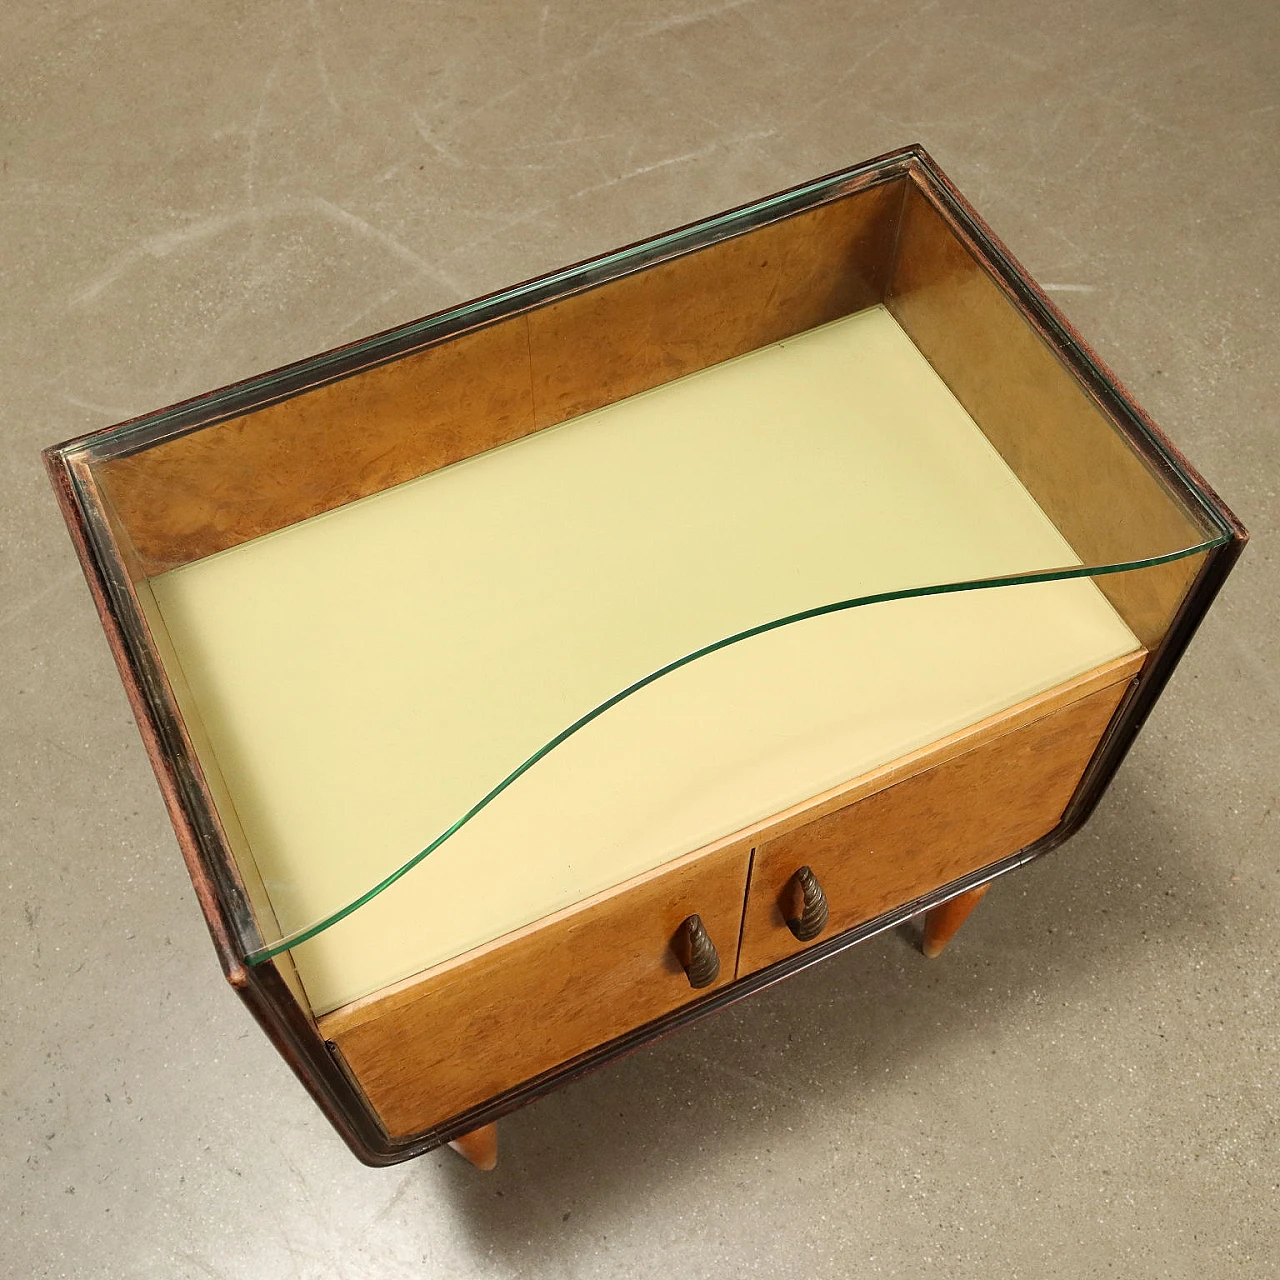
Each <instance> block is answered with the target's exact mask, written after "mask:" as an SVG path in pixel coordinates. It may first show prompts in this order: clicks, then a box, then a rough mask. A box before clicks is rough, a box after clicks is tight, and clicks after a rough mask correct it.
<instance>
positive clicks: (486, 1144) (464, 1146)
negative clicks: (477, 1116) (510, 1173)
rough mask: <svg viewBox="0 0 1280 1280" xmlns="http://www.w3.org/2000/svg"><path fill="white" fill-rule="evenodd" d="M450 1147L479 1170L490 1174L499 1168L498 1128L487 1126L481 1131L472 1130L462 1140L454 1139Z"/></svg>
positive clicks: (492, 1125) (491, 1125)
mask: <svg viewBox="0 0 1280 1280" xmlns="http://www.w3.org/2000/svg"><path fill="white" fill-rule="evenodd" d="M449 1145H450V1146H451V1147H452V1148H453V1149H454V1150H455V1151H456V1152H457V1153H458V1154H459V1155H460V1156H461V1157H462V1158H463V1159H464V1160H470V1161H471V1163H472V1164H473V1165H475V1167H476V1168H477V1169H483V1170H484V1172H485V1173H488V1172H489V1170H490V1169H496V1168H497V1166H498V1126H497V1124H496V1123H495V1124H487V1125H485V1126H484V1127H483V1128H480V1129H472V1130H471V1132H470V1133H464V1134H463V1135H462V1137H460V1138H454V1140H453V1141H452V1142H451V1143H449Z"/></svg>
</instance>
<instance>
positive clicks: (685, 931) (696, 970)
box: [672, 914, 720, 989]
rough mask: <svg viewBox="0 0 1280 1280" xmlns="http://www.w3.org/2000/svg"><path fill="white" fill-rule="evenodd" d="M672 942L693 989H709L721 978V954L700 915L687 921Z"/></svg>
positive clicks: (693, 916)
mask: <svg viewBox="0 0 1280 1280" xmlns="http://www.w3.org/2000/svg"><path fill="white" fill-rule="evenodd" d="M672 941H673V944H674V947H675V953H676V956H677V958H678V959H679V961H680V964H681V965H682V966H683V968H684V971H685V974H686V976H687V977H688V979H689V985H690V986H691V987H693V988H695V989H696V988H698V987H709V986H710V985H711V984H712V983H713V982H714V981H715V980H716V979H717V978H718V977H719V976H720V953H719V952H718V951H717V950H716V944H715V943H714V942H712V941H711V935H710V934H709V933H708V932H707V929H706V926H705V925H704V924H703V923H702V917H701V916H700V915H697V914H694V915H691V916H690V917H689V918H688V919H687V920H685V921H684V922H683V923H682V924H681V926H680V928H679V929H677V930H676V936H675V938H674V939H673V940H672Z"/></svg>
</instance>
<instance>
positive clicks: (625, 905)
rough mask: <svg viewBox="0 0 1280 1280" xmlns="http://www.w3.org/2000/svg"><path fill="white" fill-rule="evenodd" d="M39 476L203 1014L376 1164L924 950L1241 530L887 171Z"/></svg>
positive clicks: (197, 412)
mask: <svg viewBox="0 0 1280 1280" xmlns="http://www.w3.org/2000/svg"><path fill="white" fill-rule="evenodd" d="M46 462H47V465H48V467H49V471H50V474H51V476H52V478H53V481H54V484H55V487H56V489H57V492H58V496H59V499H60V501H61V503H62V507H63V511H64V514H65V516H66V519H67V522H68V526H69V528H70V529H71V533H72V536H73V539H74V540H75V543H76V547H77V551H78V552H79V555H80V558H81V561H82V563H83V565H84V568H85V573H86V576H87V577H88V580H89V583H90V587H91V588H92V590H93V593H94V597H95V600H96V602H97V604H98V608H99V612H100V614H101V617H102V620H103V625H104V627H105V628H106V630H107V633H108V636H109V638H110V640H111V643H112V647H113V650H114V652H115V654H116V658H117V661H118V663H119V666H120V670H121V674H122V677H123V679H124V682H125V685H126V687H127V689H128V691H129V695H130V698H131V701H132V704H133V707H134V711H135V714H136V715H137V717H138V721H139V725H140V727H141V729H142V733H143V737H144V740H145V742H146V745H147V749H148V752H149V754H150V756H151V759H152V763H153V765H154V767H155V769H156V773H157V777H158V778H159V781H160V784H161V787H162V789H163V791H164V795H165V799H166V802H167V804H168V806H169V810H170V813H171V815H172V818H173V821H174V825H175V829H176V831H177V833H178V837H179V841H180V844H181V846H182V849H183V852H184V855H185V856H186V859H187V863H188V867H189V869H190V871H191V875H192V879H193V882H194V883H195V886H196V890H197V893H198V894H199V897H200V901H201V905H202V907H203V909H204V911H205V915H206V919H207V920H208V923H209V927H210V930H211V932H212V934H213V938H214V943H215V947H216V949H217V951H218V954H219V957H220V959H221V961H222V964H223V968H224V971H225V972H226V974H227V977H228V979H229V980H230V981H231V983H232V985H233V986H234V987H235V988H236V990H237V991H238V992H239V993H240V995H241V996H242V997H243V998H244V1000H245V1001H246V1003H247V1004H248V1005H249V1006H250V1008H251V1009H252V1011H253V1012H254V1014H255V1016H256V1017H257V1018H258V1020H259V1021H260V1022H261V1023H262V1025H263V1026H264V1028H265V1029H266V1031H267V1032H268V1034H269V1035H270V1036H271V1037H272V1039H273V1041H274V1042H275V1044H276V1045H277V1047H278V1048H279V1049H280V1051H281V1053H283V1054H284V1055H285V1057H286V1058H287V1059H288V1060H289V1062H290V1064H291V1065H292V1066H293V1067H294V1069H295V1071H296V1072H297V1073H298V1075H299V1076H300V1078H301V1079H302V1081H303V1083H304V1084H305V1085H306V1086H307V1087H308V1088H309V1089H310V1091H311V1092H312V1094H313V1096H314V1097H315V1098H316V1100H317V1102H318V1103H319V1104H320V1105H321V1106H322V1107H323V1108H324V1110H325V1112H326V1114H327V1115H328V1116H329V1117H330V1119H331V1120H332V1121H333V1123H334V1124H335V1126H336V1127H337V1128H338V1130H339V1132H340V1133H342V1135H343V1137H344V1138H345V1139H346V1140H347V1142H348V1143H349V1144H350V1145H351V1147H352V1149H353V1151H355V1153H356V1154H357V1155H358V1156H359V1157H360V1158H361V1159H363V1160H365V1161H367V1162H369V1163H374V1164H385V1163H391V1162H394V1161H397V1160H402V1159H406V1158H408V1157H411V1156H413V1155H416V1154H419V1153H421V1152H423V1151H426V1150H429V1149H431V1148H432V1147H435V1146H438V1145H440V1144H441V1143H444V1142H454V1143H455V1145H457V1146H458V1147H459V1149H461V1150H463V1153H464V1154H466V1155H467V1156H468V1158H470V1159H472V1160H473V1161H474V1162H475V1163H477V1164H479V1165H481V1166H482V1167H492V1163H493V1161H494V1159H496V1145H495V1143H496V1136H495V1132H494V1130H493V1129H492V1128H491V1127H490V1126H491V1125H492V1122H493V1121H494V1120H495V1119H496V1118H497V1117H498V1116H500V1115H501V1114H503V1113H504V1112H506V1111H509V1110H511V1109H513V1108H515V1107H518V1106H520V1105H521V1104H522V1103H524V1102H525V1101H527V1100H529V1099H530V1098H532V1097H535V1096H537V1095H538V1094H540V1093H542V1092H544V1091H546V1090H547V1089H550V1088H552V1087H554V1086H555V1085H557V1084H559V1083H561V1082H562V1081H564V1080H566V1079H569V1078H572V1077H573V1076H575V1075H577V1074H579V1073H581V1072H583V1071H585V1070H587V1069H590V1068H591V1067H594V1066H597V1065H599V1064H601V1063H603V1062H606V1061H608V1060H609V1059H610V1058H612V1057H615V1056H617V1055H618V1054H621V1053H624V1052H627V1051H628V1050H630V1049H631V1048H634V1047H635V1046H637V1045H639V1044H641V1043H643V1042H644V1041H646V1040H648V1039H651V1038H652V1037H654V1036H656V1035H659V1034H662V1033H664V1032H666V1031H668V1030H671V1029H673V1028H675V1027H677V1026H679V1025H681V1024H683V1023H685V1022H687V1021H689V1020H691V1019H693V1018H696V1017H699V1016H702V1015H703V1014H705V1013H708V1012H711V1011H713V1010H714V1009H716V1008H719V1007H721V1006H722V1005H724V1004H726V1003H728V1002H730V1001H732V1000H735V999H738V998H740V997H741V996H743V995H746V994H749V993H750V992H752V991H755V990H758V989H760V988H761V987H763V986H765V985H768V984H769V983H772V982H774V981H776V980H777V979H779V978H781V977H783V976H786V975H787V974H789V973H792V972H795V971H796V970H798V969H800V968H803V967H805V966H807V965H809V964H812V963H815V962H816V961H818V960H821V959H823V958H825V957H826V956H828V955H831V954H833V953H834V952H836V951H838V950H841V949H843V948H844V947H846V946H850V945H853V944H854V943H856V942H858V941H861V940H862V939H864V938H866V937H869V936H871V935H872V934H874V933H876V932H878V931H880V930H883V929H885V928H888V927H890V926H892V925H893V924H895V923H897V922H899V921H901V920H904V919H907V918H909V917H911V916H913V915H917V914H920V913H922V912H923V913H927V914H926V924H925V942H924V947H925V951H926V953H927V954H930V955H936V954H937V953H938V952H939V951H940V950H941V948H942V947H943V946H944V945H945V943H946V942H947V940H948V939H949V937H950V936H951V935H952V934H953V933H954V932H955V930H956V929H957V928H958V927H959V925H960V923H962V921H963V919H964V917H965V916H966V915H967V913H968V911H969V910H971V909H972V907H973V905H975V904H976V902H977V901H978V900H979V899H980V898H981V896H982V894H983V893H985V892H986V887H987V885H988V883H989V882H990V881H991V880H992V879H993V878H995V877H996V876H998V875H1000V874H1002V873H1003V872H1005V871H1008V870H1011V869H1012V868H1014V867H1016V866H1019V865H1021V864H1022V863H1023V862H1025V861H1027V860H1029V859H1030V858H1033V857H1036V856H1038V855H1039V854H1041V853H1043V852H1046V851H1047V850H1048V849H1050V848H1052V847H1054V846H1055V845H1056V844H1058V843H1059V842H1060V841H1061V840H1062V839H1064V838H1065V837H1066V836H1067V835H1069V834H1070V833H1071V832H1072V831H1074V830H1075V829H1076V828H1077V827H1078V826H1079V825H1080V823H1081V822H1083V821H1084V819H1085V818H1086V817H1087V816H1088V813H1089V812H1090V810H1091V809H1092V807H1093V805H1094V804H1095V803H1096V801H1097V799H1098V797H1099V795H1100V794H1101V792H1102V791H1103V789H1104V788H1105V787H1106V785H1107V783H1108V781H1109V780H1110V778H1111V776H1112V774H1113V773H1114V771H1115V769H1116V767H1117V765H1118V764H1119V762H1120V760H1121V758H1122V757H1123V755H1124V753H1125V751H1126V750H1127V748H1128V745H1129V743H1130V742H1131V741H1132V739H1133V737H1134V735H1135V734H1136V732H1137V731H1138V728H1139V727H1140V725H1141V723H1142V721H1143V719H1144V718H1145V716H1146V714H1147V713H1148V711H1149V710H1150V708H1151V706H1152V704H1153V702H1154V700H1155V699H1156V698H1157V697H1158V696H1159V693H1160V691H1161V689H1162V688H1163V685H1164V683H1165V681H1166V680H1167V679H1168V677H1169V674H1170V672H1171V671H1172V669H1173V666H1174V665H1175V664H1176V662H1177V660H1178V658H1179V657H1180V655H1181V653H1182V651H1183V649H1184V648H1185V646H1186V644H1187V642H1188V640H1189V639H1190V636H1191V634H1192V633H1193V632H1194V630H1195V627H1196V625H1197V624H1198V622H1199V620H1200V618H1201V617H1202V616H1203V614H1204V611H1205V610H1206V609H1207V608H1208V605H1209V603H1210V602H1211V600H1212V598H1213V596H1214V594H1215V593H1216V591H1217V590H1218V588H1219V586H1220V585H1221V583H1222V581H1223V579H1224V578H1225V576H1226V574H1227V572H1228V571H1229V570H1230V567H1231V565H1232V564H1233V563H1234V560H1235V558H1236V557H1237V556H1238V555H1239V553H1240V551H1241V549H1242V547H1243V544H1244V541H1245V537H1246V535H1245V533H1244V530H1243V529H1242V528H1241V527H1240V526H1239V524H1238V522H1236V521H1235V519H1234V517H1233V516H1232V515H1231V513H1230V512H1229V511H1228V510H1227V509H1226V508H1225V507H1224V506H1223V505H1222V503H1221V502H1220V501H1219V500H1218V499H1217V498H1216V496H1215V495H1214V494H1213V493H1212V491H1211V490H1209V489H1208V487H1207V486H1206V485H1205V484H1204V482H1203V481H1202V480H1201V479H1200V478H1199V477H1198V476H1197V475H1196V473H1195V472H1194V471H1193V470H1192V469H1191V468H1190V466H1189V465H1188V464H1187V463H1186V461H1185V460H1184V459H1183V458H1181V456H1180V455H1179V454H1178V453H1177V452H1176V451H1175V450H1174V449H1173V448H1172V446H1171V445H1169V443H1168V442H1167V441H1166V440H1165V439H1164V438H1163V437H1162V436H1161V435H1160V434H1159V432H1158V431H1157V430H1156V429H1155V428H1154V426H1153V425H1152V424H1151V423H1150V422H1149V421H1148V420H1147V419H1146V418H1145V417H1144V416H1143V415H1142V413H1141V411H1140V410H1139V409H1138V408H1137V407H1136V406H1135V405H1134V404H1133V403H1132V401H1131V400H1130V399H1129V397H1128V396H1127V394H1126V393H1125V392H1124V391H1123V389H1122V388H1120V387H1119V386H1118V384H1117V383H1116V381H1115V379H1114V378H1113V377H1112V375H1111V374H1110V373H1109V372H1108V371H1107V370H1106V369H1105V368H1104V367H1103V366H1102V365H1101V364H1100V363H1099V362H1098V360H1097V358H1096V357H1095V356H1093V354H1092V353H1091V352H1090V351H1089V350H1088V348H1087V347H1085V346H1084V344H1083V343H1082V342H1081V341H1080V339H1079V338H1078V337H1077V336H1076V335H1075V334H1074V332H1073V331H1072V330H1071V329H1070V327H1069V326H1068V325H1067V324H1066V323H1065V321H1063V319H1062V318H1061V316H1059V315H1058V313H1057V312H1056V311H1055V310H1054V308H1053V307H1052V305H1051V304H1050V303H1049V302H1048V301H1047V300H1046V299H1045V298H1044V296H1043V295H1042V294H1041V293H1040V292H1039V290H1038V289H1036V287H1035V286H1034V284H1032V282H1031V281H1030V280H1029V279H1028V278H1027V277H1026V275H1025V273H1023V272H1022V271H1021V269H1020V268H1019V267H1018V266H1017V264H1016V263H1015V262H1013V260H1012V259H1011V258H1010V257H1009V255H1008V254H1007V252H1006V251H1005V250H1004V248H1003V247H1002V246H1001V245H1000V244H999V242H998V241H996V240H995V239H994V237H993V236H992V235H991V233H990V232H989V231H988V230H987V229H986V227H985V226H984V224H982V222H981V221H980V220H979V219H978V218H977V216H976V215H975V214H974V213H973V211H972V210H971V209H970V208H969V206H968V205H967V204H966V203H965V202H964V201H963V199H962V198H961V197H960V196H959V195H958V194H957V193H956V192H955V190H954V189H953V188H952V187H951V185H950V184H949V183H948V182H947V180H946V179H945V178H944V177H943V176H942V175H941V174H940V173H939V172H938V170H937V168H936V167H935V166H934V165H933V163H932V162H931V161H930V159H929V158H928V156H927V155H926V154H925V153H924V152H923V151H922V150H921V149H919V148H914V147H913V148H907V149H905V150H903V151H900V152H895V153H893V154H891V155H888V156H883V157H880V158H879V159H877V160H873V161H870V162H868V163H866V164H864V165H859V166H857V167H855V168H853V169H850V170H847V171H845V172H843V173H839V174H835V175H831V176H829V177H827V178H823V179H819V180H818V181H816V182H813V183H809V184H806V185H804V186H802V187H798V188H795V189H793V190H792V191H789V192H784V193H782V194H780V195H777V196H773V197H770V198H768V199H766V200H763V201H760V202H757V203H755V204H753V205H750V206H747V207H745V208H743V209H739V210H735V211H732V212H730V213H727V214H722V215H719V216H718V217H715V218H711V219H708V220H706V221H704V222H700V223H697V224H694V225H692V226H690V227H687V228H684V229H682V230H679V231H675V232H671V233H668V234H666V235H663V236H659V237H657V238H655V239H653V240H650V241H646V242H644V243H642V244H639V245H635V246H632V247H631V248H628V249H623V250H619V251H618V252H616V253H614V254H609V255H606V256H604V257H602V258H599V259H595V260H592V261H590V262H587V263H584V264H582V265H580V266H577V267H571V268H568V269H566V270H564V271H561V272H557V273H554V274H552V275H550V276H546V277H543V278H541V279H538V280H534V281H531V282H528V283H526V284H524V285H520V286H517V287H515V288H513V289H509V290H505V291H503V292H501V293H498V294H494V295H491V296H490V297H488V298H484V299H480V300H478V301H476V302H472V303H468V304H466V305H464V306H461V307H458V308H455V309H453V310H451V311H448V312H445V313H442V314H440V315H438V316H434V317H430V318H428V319H426V320H422V321H418V322H416V323H414V324H410V325H406V326H404V327H402V328H400V329H397V330H393V331H391V332H388V333H386V334H382V335H378V336H376V337H373V338H369V339H366V340H364V341H362V342H359V343H355V344H353V345H352V346H350V347H346V348H343V349H341V350H339V351H336V352H331V353H329V354H327V355H323V356H318V357H316V358H314V359H312V360H308V361H304V362H302V363H301V364H298V365H293V366H290V367H288V368H286V369H283V370H280V371H277V372H276V373H273V374H268V375H265V376H263V377H261V378H258V379H254V380H252V381H250V382H247V383H243V384H240V385H238V386H235V387H231V388H227V389H224V390H222V391H219V392H214V393H212V394H210V395H208V396H204V397H201V398H199V399H197V400H194V401H189V402H187V403H186V404H183V405H178V406H175V407H173V408H171V409H167V410H162V411H160V412H157V413H154V414H149V415H147V416H145V417H143V418H140V419H137V420H135V421H134V422H131V423H125V424H122V425H121V426H117V427H112V428H109V429H107V430H105V431H101V432H97V433H95V434H93V435H91V436H87V437H83V438H81V439H78V440H73V441H70V442H68V443H66V444H64V445H61V446H58V447H57V448H55V449H51V450H49V451H48V452H47V454H46Z"/></svg>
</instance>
